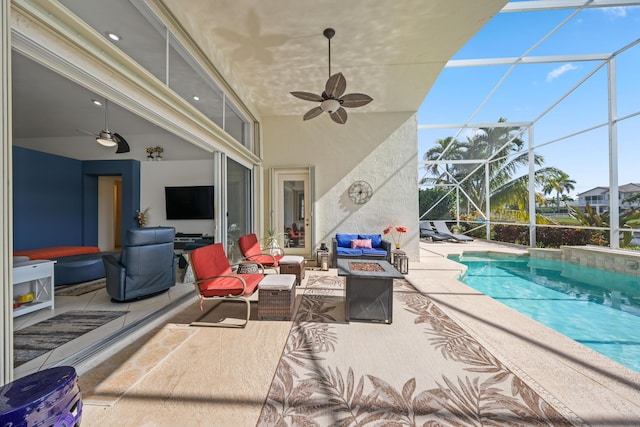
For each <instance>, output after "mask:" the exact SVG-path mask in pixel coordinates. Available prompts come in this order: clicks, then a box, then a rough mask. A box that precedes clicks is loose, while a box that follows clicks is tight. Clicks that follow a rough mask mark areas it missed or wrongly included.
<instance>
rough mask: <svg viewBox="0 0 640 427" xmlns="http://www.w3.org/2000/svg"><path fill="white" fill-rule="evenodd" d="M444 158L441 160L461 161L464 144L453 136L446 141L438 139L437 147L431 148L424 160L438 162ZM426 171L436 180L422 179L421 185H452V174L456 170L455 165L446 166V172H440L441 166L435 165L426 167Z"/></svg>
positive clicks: (425, 154) (445, 139)
mask: <svg viewBox="0 0 640 427" xmlns="http://www.w3.org/2000/svg"><path fill="white" fill-rule="evenodd" d="M440 156H442V159H441V160H461V159H462V158H463V152H462V144H461V143H460V141H458V140H457V139H454V138H453V137H452V136H448V137H446V138H444V139H442V138H441V139H438V140H437V141H436V145H435V146H434V147H431V148H430V149H429V150H428V151H427V152H426V153H424V156H423V157H422V158H423V160H425V161H428V160H431V161H433V160H438V159H439V158H440ZM425 169H426V170H427V171H428V172H429V173H431V174H432V175H434V176H435V178H422V179H421V180H420V184H426V183H434V184H442V183H451V177H450V175H449V174H450V173H451V172H452V171H454V170H455V165H453V166H451V165H449V164H445V172H440V168H439V165H438V164H437V163H434V164H433V165H431V166H429V167H426V166H425Z"/></svg>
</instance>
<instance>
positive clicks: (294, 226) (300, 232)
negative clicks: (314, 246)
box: [291, 222, 304, 239]
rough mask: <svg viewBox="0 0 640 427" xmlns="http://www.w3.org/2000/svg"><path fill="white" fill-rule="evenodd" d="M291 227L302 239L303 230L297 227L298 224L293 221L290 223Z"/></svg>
mask: <svg viewBox="0 0 640 427" xmlns="http://www.w3.org/2000/svg"><path fill="white" fill-rule="evenodd" d="M291 228H292V229H293V232H294V233H295V234H297V235H298V238H299V239H304V231H302V230H300V229H299V228H298V224H296V223H295V222H294V223H293V224H291Z"/></svg>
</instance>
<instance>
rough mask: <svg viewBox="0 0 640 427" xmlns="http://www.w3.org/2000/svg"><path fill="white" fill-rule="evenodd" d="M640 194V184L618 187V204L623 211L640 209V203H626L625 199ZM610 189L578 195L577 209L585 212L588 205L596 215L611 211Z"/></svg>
mask: <svg viewBox="0 0 640 427" xmlns="http://www.w3.org/2000/svg"><path fill="white" fill-rule="evenodd" d="M638 193H640V184H638V183H633V182H632V183H629V184H625V185H620V186H618V203H619V204H620V208H621V209H628V208H637V207H640V202H638V201H635V202H633V203H626V202H624V200H625V199H627V198H629V197H631V196H633V195H634V194H638ZM609 200H610V199H609V187H595V188H592V189H591V190H587V191H585V192H584V193H580V194H578V203H577V205H576V206H575V207H577V208H580V209H582V210H583V211H584V210H585V207H586V206H587V205H589V206H591V207H593V208H594V209H595V210H596V213H598V215H599V214H601V213H603V212H606V211H608V210H609Z"/></svg>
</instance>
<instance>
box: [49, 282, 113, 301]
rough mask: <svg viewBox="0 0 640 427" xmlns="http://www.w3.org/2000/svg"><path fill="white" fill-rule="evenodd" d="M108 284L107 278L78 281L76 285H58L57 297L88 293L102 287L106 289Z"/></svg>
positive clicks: (56, 289)
mask: <svg viewBox="0 0 640 427" xmlns="http://www.w3.org/2000/svg"><path fill="white" fill-rule="evenodd" d="M106 285H107V280H106V279H96V280H91V281H90V282H84V283H76V284H75V285H62V286H56V288H55V294H56V296H57V297H68V296H74V297H75V296H78V295H84V294H88V293H89V292H95V291H98V290H100V289H104V287H105V286H106Z"/></svg>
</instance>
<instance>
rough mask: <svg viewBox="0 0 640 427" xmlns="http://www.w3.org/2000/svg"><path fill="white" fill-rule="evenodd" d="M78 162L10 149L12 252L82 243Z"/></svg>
mask: <svg viewBox="0 0 640 427" xmlns="http://www.w3.org/2000/svg"><path fill="white" fill-rule="evenodd" d="M81 177H82V162H79V161H77V160H73V159H69V158H67V157H61V156H55V155H51V154H46V153H40V152H38V151H32V150H26V149H23V148H20V147H13V180H12V182H13V218H14V221H13V236H14V238H13V250H14V251H20V250H27V249H35V248H46V247H51V246H75V245H81V244H82V227H81V226H80V224H82V181H81Z"/></svg>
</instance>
